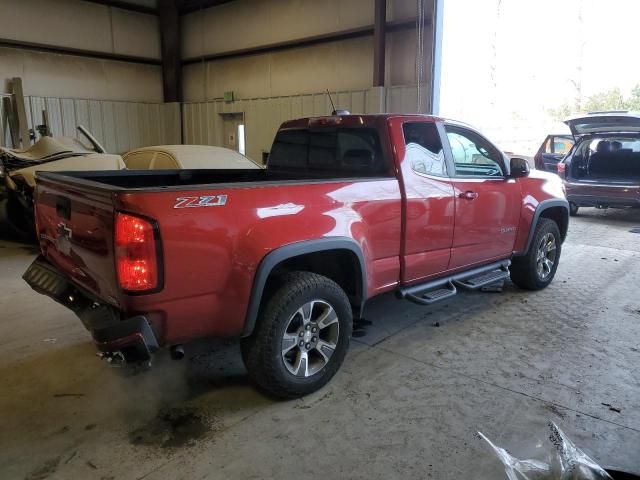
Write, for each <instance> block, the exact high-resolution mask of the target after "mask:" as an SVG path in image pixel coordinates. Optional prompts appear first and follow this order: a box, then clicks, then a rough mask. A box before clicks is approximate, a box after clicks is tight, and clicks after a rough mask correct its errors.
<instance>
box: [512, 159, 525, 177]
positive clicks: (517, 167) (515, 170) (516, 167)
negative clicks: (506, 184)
mask: <svg viewBox="0 0 640 480" xmlns="http://www.w3.org/2000/svg"><path fill="white" fill-rule="evenodd" d="M510 165H511V178H521V177H526V176H528V175H529V171H530V170H529V162H527V161H526V160H525V159H524V158H518V157H513V158H512V159H511V162H510Z"/></svg>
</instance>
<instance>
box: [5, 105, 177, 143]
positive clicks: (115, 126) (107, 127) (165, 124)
mask: <svg viewBox="0 0 640 480" xmlns="http://www.w3.org/2000/svg"><path fill="white" fill-rule="evenodd" d="M25 108H26V112H27V121H28V124H29V128H34V129H35V126H36V125H40V124H41V123H42V111H43V110H46V111H47V114H48V118H49V127H50V128H51V132H52V134H53V135H54V136H65V137H76V136H77V137H78V138H82V137H80V136H78V132H77V130H76V127H77V126H78V125H83V126H85V127H87V128H88V129H89V131H91V132H92V133H93V135H94V136H95V137H96V138H97V139H98V141H100V143H102V145H103V146H104V147H105V148H106V150H107V151H108V152H109V153H120V154H121V153H124V152H127V151H129V150H131V149H134V148H138V147H144V146H148V145H171V144H179V143H180V137H181V132H180V105H179V104H177V103H164V104H162V103H160V104H158V103H143V102H116V101H104V100H86V99H77V98H75V99H74V98H58V97H37V96H29V97H26V98H25ZM5 118H6V116H5V115H4V112H2V111H1V107H0V119H2V122H4V119H5ZM2 122H0V125H1V126H0V135H2V136H0V145H9V141H8V135H7V133H8V132H7V131H6V130H4V131H3V129H4V128H5V127H6V125H5V124H4V123H2Z"/></svg>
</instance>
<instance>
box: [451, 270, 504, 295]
mask: <svg viewBox="0 0 640 480" xmlns="http://www.w3.org/2000/svg"><path fill="white" fill-rule="evenodd" d="M507 278H509V267H508V266H502V267H500V268H499V269H497V270H493V271H491V272H487V273H482V274H480V275H478V276H477V277H472V278H469V279H467V280H456V281H455V282H454V283H455V284H456V285H457V286H458V287H460V288H464V289H466V290H479V289H481V288H482V287H486V286H487V285H492V284H494V283H498V282H501V281H503V280H506V279H507Z"/></svg>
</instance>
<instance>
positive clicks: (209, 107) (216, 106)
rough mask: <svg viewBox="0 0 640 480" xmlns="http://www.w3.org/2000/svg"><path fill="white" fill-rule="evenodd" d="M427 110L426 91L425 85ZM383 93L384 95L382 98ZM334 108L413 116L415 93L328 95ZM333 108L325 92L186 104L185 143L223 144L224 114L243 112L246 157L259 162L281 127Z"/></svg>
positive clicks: (413, 89) (411, 88)
mask: <svg viewBox="0 0 640 480" xmlns="http://www.w3.org/2000/svg"><path fill="white" fill-rule="evenodd" d="M424 91H425V98H426V99H425V105H424V106H423V111H427V110H428V109H427V107H428V105H427V103H426V102H428V101H429V100H428V97H429V95H428V89H427V87H426V86H425V87H424ZM385 93H386V95H385ZM331 96H332V98H333V101H334V103H335V105H336V108H339V109H346V110H349V111H350V112H352V113H381V112H384V111H387V112H397V113H415V112H416V111H417V93H416V87H415V85H414V86H402V87H390V88H386V89H380V88H377V89H376V88H373V89H369V90H351V91H344V92H331ZM332 110H333V108H332V107H331V102H330V101H329V98H328V96H327V94H326V93H315V94H310V95H294V96H288V97H271V98H252V99H244V100H237V101H234V102H224V101H223V100H221V99H219V100H211V101H208V102H196V103H186V104H184V106H183V110H182V115H183V128H184V142H185V143H186V144H196V145H223V140H222V134H223V115H222V114H225V113H244V118H245V136H246V146H247V151H246V153H247V156H249V157H250V158H252V159H254V160H256V161H261V160H262V153H263V152H268V151H269V150H270V149H271V143H272V142H273V137H274V135H275V133H276V131H277V130H278V127H279V126H280V124H281V123H282V122H284V121H286V120H291V119H294V118H301V117H314V116H320V115H329V114H331V111H332Z"/></svg>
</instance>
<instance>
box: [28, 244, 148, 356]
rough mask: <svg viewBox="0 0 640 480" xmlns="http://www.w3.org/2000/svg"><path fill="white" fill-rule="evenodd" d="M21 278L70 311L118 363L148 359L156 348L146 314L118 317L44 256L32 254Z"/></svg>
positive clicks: (103, 350)
mask: <svg viewBox="0 0 640 480" xmlns="http://www.w3.org/2000/svg"><path fill="white" fill-rule="evenodd" d="M22 278H23V279H24V281H25V282H27V284H29V286H30V287H31V288H33V289H34V290H35V291H36V292H38V293H40V294H42V295H46V296H47V297H49V298H51V299H53V300H55V301H56V302H58V303H60V304H62V305H64V306H65V307H67V308H69V309H70V310H71V311H73V312H74V313H75V314H76V315H77V316H78V317H79V318H80V320H81V321H82V323H83V324H84V326H85V327H86V328H87V330H89V331H90V332H91V336H92V337H93V341H94V343H95V345H96V348H97V349H98V350H99V351H100V352H102V353H104V354H107V355H108V356H112V355H114V354H117V358H118V359H119V361H120V362H119V363H122V361H124V362H126V363H139V362H148V361H149V360H150V359H151V355H152V354H153V353H154V352H155V351H156V350H158V348H159V344H158V340H157V337H156V335H155V333H154V331H153V329H152V328H151V325H150V324H149V322H148V320H147V319H146V317H144V316H142V315H140V316H135V317H131V318H127V319H121V317H120V312H118V311H116V310H115V309H114V308H113V307H111V306H109V305H106V304H103V303H101V302H100V301H99V300H97V299H94V298H92V297H91V295H90V294H88V293H87V292H86V291H84V290H83V289H82V288H80V287H78V286H77V285H76V284H74V283H73V282H72V281H71V280H69V278H68V277H67V276H66V275H64V274H63V273H61V272H60V271H59V270H58V269H57V268H56V267H55V266H53V265H52V264H51V263H49V262H48V261H47V260H46V259H45V258H44V257H42V256H39V257H38V258H36V260H34V262H33V263H32V264H31V266H30V267H29V268H28V269H27V271H26V272H25V273H24V275H23V276H22ZM110 358H111V357H110Z"/></svg>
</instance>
